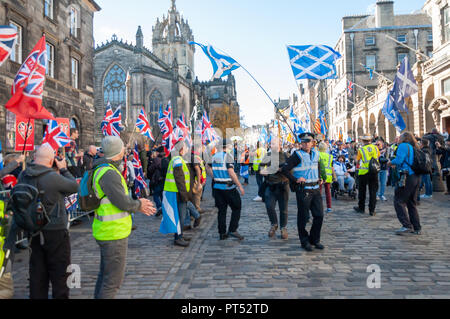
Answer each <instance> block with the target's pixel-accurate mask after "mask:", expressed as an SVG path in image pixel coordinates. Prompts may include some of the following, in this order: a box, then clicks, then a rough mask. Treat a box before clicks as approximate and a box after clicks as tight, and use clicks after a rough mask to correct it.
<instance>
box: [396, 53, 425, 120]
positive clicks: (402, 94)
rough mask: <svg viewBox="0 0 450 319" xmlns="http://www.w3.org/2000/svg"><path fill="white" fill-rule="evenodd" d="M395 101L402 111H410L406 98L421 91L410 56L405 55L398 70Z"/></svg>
mask: <svg viewBox="0 0 450 319" xmlns="http://www.w3.org/2000/svg"><path fill="white" fill-rule="evenodd" d="M394 87H395V88H396V89H395V90H394V92H395V95H394V98H395V103H396V105H397V108H398V109H399V110H400V111H404V112H408V107H407V106H406V103H405V101H404V100H405V98H407V97H410V96H411V95H414V94H416V93H417V92H418V91H419V88H418V86H417V82H416V79H415V77H414V74H413V72H412V70H411V66H410V64H409V60H408V57H405V58H404V59H403V61H402V64H401V65H400V69H399V70H398V72H397V76H396V77H395V80H394Z"/></svg>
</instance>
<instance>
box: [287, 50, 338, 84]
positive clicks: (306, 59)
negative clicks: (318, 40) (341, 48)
mask: <svg viewBox="0 0 450 319" xmlns="http://www.w3.org/2000/svg"><path fill="white" fill-rule="evenodd" d="M287 49H288V53H289V60H290V63H291V67H292V71H293V72H294V77H295V79H296V80H300V79H315V80H324V79H335V78H336V65H335V62H336V60H337V59H339V58H340V57H341V55H340V54H339V52H336V51H335V50H333V49H332V48H330V47H329V46H326V45H288V46H287Z"/></svg>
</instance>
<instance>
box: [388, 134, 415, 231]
mask: <svg viewBox="0 0 450 319" xmlns="http://www.w3.org/2000/svg"><path fill="white" fill-rule="evenodd" d="M416 149H418V143H417V141H416V139H415V138H414V136H413V135H412V133H410V132H405V133H403V134H402V135H401V136H400V139H399V146H398V149H397V156H396V157H395V159H393V160H392V161H390V162H389V163H388V165H390V166H392V167H393V168H394V171H396V172H397V174H398V175H400V176H399V180H398V182H397V185H396V187H395V193H394V207H395V211H396V213H397V218H398V220H399V221H400V223H401V224H402V227H401V228H400V229H399V230H397V231H396V234H397V235H406V234H411V233H414V234H416V235H420V234H421V229H422V227H421V225H420V219H419V213H418V211H417V192H418V190H419V186H420V181H421V176H420V175H416V174H415V173H414V171H413V170H412V168H411V166H412V165H413V162H414V152H415V150H416ZM394 173H395V172H394ZM413 228H414V229H413Z"/></svg>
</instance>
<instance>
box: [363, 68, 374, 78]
mask: <svg viewBox="0 0 450 319" xmlns="http://www.w3.org/2000/svg"><path fill="white" fill-rule="evenodd" d="M364 67H365V68H366V70H367V71H369V79H371V80H373V72H374V71H375V70H374V69H372V68H369V67H368V66H365V65H364Z"/></svg>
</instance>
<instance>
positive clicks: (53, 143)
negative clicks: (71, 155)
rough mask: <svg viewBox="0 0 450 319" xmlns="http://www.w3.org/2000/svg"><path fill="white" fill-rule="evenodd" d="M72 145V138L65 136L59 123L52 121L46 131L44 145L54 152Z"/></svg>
mask: <svg viewBox="0 0 450 319" xmlns="http://www.w3.org/2000/svg"><path fill="white" fill-rule="evenodd" d="M69 143H70V138H69V137H68V136H67V135H66V134H64V132H63V131H62V130H61V127H60V126H59V124H58V122H57V121H55V120H50V121H49V122H48V124H47V128H46V129H45V134H44V140H43V141H42V145H46V144H47V145H49V146H50V147H51V148H53V150H54V151H57V150H58V148H60V147H64V146H66V145H67V144H69Z"/></svg>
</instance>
